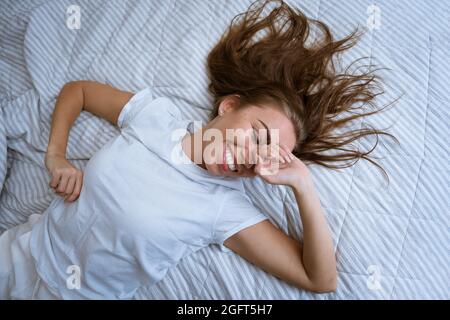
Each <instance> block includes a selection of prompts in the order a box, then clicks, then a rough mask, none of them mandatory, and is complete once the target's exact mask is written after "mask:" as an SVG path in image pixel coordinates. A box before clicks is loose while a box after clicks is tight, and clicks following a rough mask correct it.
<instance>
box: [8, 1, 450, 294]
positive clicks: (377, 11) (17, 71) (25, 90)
mask: <svg viewBox="0 0 450 320" xmlns="http://www.w3.org/2000/svg"><path fill="white" fill-rule="evenodd" d="M288 3H290V4H293V5H296V6H297V7H299V8H300V9H302V10H304V12H305V13H306V14H307V15H308V16H310V17H313V18H318V19H320V20H323V21H325V22H326V23H328V24H329V25H330V26H331V27H332V28H333V30H334V31H335V34H336V35H337V36H342V35H344V34H346V33H348V32H349V31H351V30H352V29H353V27H355V26H356V25H359V26H361V27H363V28H367V29H368V31H367V33H366V35H365V36H364V37H363V39H362V40H361V42H360V43H359V44H358V45H357V46H356V47H355V48H354V49H352V50H351V51H350V52H348V53H346V54H345V55H344V56H343V62H344V63H348V62H349V61H352V60H354V59H356V58H358V57H361V56H368V57H370V59H371V61H372V62H373V63H377V64H380V65H382V66H384V67H387V68H389V70H387V69H385V70H382V71H380V74H381V75H382V76H383V77H384V80H385V83H386V88H385V89H386V91H387V93H386V94H385V95H384V96H383V97H382V98H381V99H380V100H381V101H380V103H384V102H388V101H391V100H392V99H394V98H396V97H398V96H401V97H402V98H401V99H400V101H399V102H398V103H397V104H396V106H395V107H394V108H392V109H389V110H387V111H386V112H385V113H382V114H380V115H377V116H375V117H373V118H371V119H366V120H364V121H365V122H366V123H368V124H373V125H375V126H377V127H380V128H389V131H390V132H392V133H394V134H395V135H396V136H397V137H398V139H399V140H400V143H401V144H400V145H396V144H392V143H391V142H390V141H388V140H381V141H380V145H379V147H378V148H377V150H376V155H377V156H380V157H382V159H381V160H380V163H381V164H382V165H383V166H384V168H385V169H386V170H387V172H388V173H389V175H390V184H389V186H387V185H386V184H385V182H384V181H383V179H382V176H381V175H380V174H379V173H378V171H377V170H376V169H375V168H374V167H372V166H370V165H369V164H367V163H363V162H359V163H357V164H356V165H355V166H354V167H352V168H349V169H345V170H342V171H339V172H336V171H331V170H328V169H323V168H319V167H315V166H312V167H311V170H312V173H313V176H314V180H315V182H316V185H317V188H318V190H319V193H320V196H321V201H322V204H323V206H324V208H325V211H326V215H327V219H328V222H329V225H330V228H331V230H332V234H333V240H334V244H335V248H336V254H337V261H338V272H339V279H338V288H337V291H336V292H334V293H329V294H312V293H309V292H306V291H304V290H299V289H297V288H294V287H292V286H290V285H288V284H286V283H284V282H282V281H280V280H278V279H277V278H275V277H273V276H271V275H269V274H267V273H265V272H264V271H262V270H260V269H258V268H256V267H254V266H253V265H251V264H250V263H247V262H246V261H245V260H244V259H242V258H240V257H239V256H237V255H235V254H234V253H222V252H221V251H219V250H218V248H217V247H215V246H210V247H208V248H205V249H203V250H200V251H198V252H196V253H195V254H193V255H191V256H189V257H187V258H186V259H184V260H183V261H182V262H181V263H180V264H179V265H178V266H177V267H175V268H173V269H171V270H170V271H169V273H168V275H167V276H166V278H165V279H164V280H162V281H161V282H159V283H158V284H156V285H155V286H152V287H145V284H143V287H142V288H140V289H139V290H138V291H137V292H136V295H135V298H136V299H219V298H223V299H449V298H450V276H449V266H450V256H449V252H448V248H449V247H448V246H449V244H450V241H449V212H448V211H447V210H448V200H445V199H448V198H447V196H448V191H449V190H448V178H449V168H448V158H449V157H448V136H449V130H448V120H449V108H450V89H449V88H450V35H449V32H450V3H449V2H448V1H444V0H431V1H420V0H415V1H412V0H397V1H390V0H384V1H382V0H378V1H376V5H373V4H372V3H373V1H371V0H348V1H340V0H295V1H288ZM74 4H75V5H76V6H78V7H73V6H72V5H74ZM249 4H250V1H248V0H246V1H241V0H235V1H226V0H213V1H206V0H195V1H194V0H188V1H186V0H167V1H156V0H154V1H149V0H147V1H131V0H130V1H114V0H110V1H100V0H96V1H86V0H78V1H72V0H68V1H44V0H25V1H18V0H2V1H0V12H1V14H0V74H1V77H0V107H1V108H0V112H1V117H0V182H1V184H0V185H1V195H0V232H2V231H4V230H5V229H7V228H10V227H12V226H14V225H17V224H19V223H22V222H24V221H26V220H27V217H28V216H29V215H31V214H33V213H41V212H43V211H44V210H45V208H46V207H47V206H48V204H49V203H50V201H51V200H52V197H54V195H53V193H52V192H51V190H50V189H49V187H48V181H49V176H48V174H47V172H46V170H45V167H44V162H43V158H44V152H45V150H46V143H47V141H48V134H49V128H50V117H51V113H52V110H53V108H54V103H55V99H56V97H57V94H58V92H59V90H60V89H61V87H62V86H63V84H64V83H66V82H68V81H71V80H78V79H90V80H97V81H100V82H104V83H109V84H111V85H113V86H116V87H118V88H121V89H124V90H130V91H137V90H139V89H141V88H144V87H151V88H153V90H154V92H155V95H156V96H167V97H170V98H171V99H173V101H174V102H175V103H176V104H177V105H178V106H180V109H181V110H182V112H183V116H185V117H186V118H193V119H197V120H206V118H207V115H208V111H209V110H210V108H211V97H210V96H209V95H208V93H207V84H208V79H207V76H206V73H205V67H204V63H205V57H206V55H207V53H208V51H209V50H210V48H211V47H212V46H213V45H214V43H215V42H216V41H217V39H218V38H219V36H220V35H221V33H222V32H223V31H224V30H225V28H226V26H227V24H228V23H229V21H230V20H231V18H232V17H233V16H234V15H235V14H237V13H239V12H241V11H244V10H245V9H246V8H247V7H248V5H249ZM71 6H72V7H71ZM77 8H78V9H79V13H80V20H79V23H78V21H77V20H76V16H74V15H76V14H77ZM74 17H75V18H74ZM74 19H75V20H74ZM357 125H361V124H360V123H359V124H357ZM116 134H118V131H117V130H116V129H115V128H114V127H113V126H111V125H110V124H108V123H107V122H106V121H105V120H102V119H99V118H96V117H94V116H93V115H91V114H89V113H87V112H83V113H82V114H81V116H80V117H79V118H78V119H77V120H76V122H75V124H74V127H73V129H72V131H71V133H70V138H69V145H68V150H67V156H68V158H69V159H70V160H71V161H72V162H73V163H74V164H75V165H76V166H78V167H79V168H80V169H82V168H83V167H84V166H85V164H86V162H87V160H88V159H89V158H90V157H91V156H92V155H93V154H94V153H95V151H96V150H98V149H99V148H100V147H101V146H102V145H103V144H104V143H105V142H107V141H108V140H109V139H111V138H112V137H114V136H115V135H116ZM361 143H362V144H370V143H373V141H370V140H366V141H362V142H361ZM245 185H246V190H247V193H248V195H249V196H250V198H251V200H252V201H253V202H254V205H255V206H257V207H258V208H259V209H260V210H261V211H263V212H264V213H266V214H267V215H269V216H270V217H271V220H272V221H273V223H275V224H276V225H277V226H279V227H280V228H282V229H283V230H284V231H285V232H286V233H288V234H290V235H292V236H294V237H296V238H298V239H301V236H302V227H301V222H300V220H299V214H298V211H297V208H296V205H295V202H294V198H293V194H292V192H291V191H290V190H288V189H286V188H284V187H275V186H271V185H266V184H264V183H263V182H262V181H261V180H258V179H255V180H246V181H245ZM446 195H447V196H446Z"/></svg>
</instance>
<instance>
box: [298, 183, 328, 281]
mask: <svg viewBox="0 0 450 320" xmlns="http://www.w3.org/2000/svg"><path fill="white" fill-rule="evenodd" d="M292 188H293V191H294V194H295V198H296V200H297V205H298V208H299V211H300V216H301V219H302V224H303V264H304V267H305V270H306V272H307V274H308V277H309V278H310V280H311V281H312V282H314V283H319V284H323V286H325V287H330V286H331V287H335V286H336V258H335V254H334V248H333V240H332V238H331V234H330V230H329V228H328V224H327V221H326V219H325V216H324V212H323V209H322V206H321V204H320V200H319V196H318V193H317V191H316V189H315V186H314V183H313V181H312V179H308V181H307V182H305V181H303V182H302V186H301V187H300V186H295V185H294V186H293V187H292Z"/></svg>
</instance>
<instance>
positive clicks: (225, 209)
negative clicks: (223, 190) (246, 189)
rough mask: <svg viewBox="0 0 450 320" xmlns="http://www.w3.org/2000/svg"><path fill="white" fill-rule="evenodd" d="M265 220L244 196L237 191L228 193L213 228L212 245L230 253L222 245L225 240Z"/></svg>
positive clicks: (265, 217)
mask: <svg viewBox="0 0 450 320" xmlns="http://www.w3.org/2000/svg"><path fill="white" fill-rule="evenodd" d="M266 219H268V217H267V216H266V215H265V214H263V213H262V212H261V211H259V210H258V209H257V208H256V207H255V206H254V205H253V204H252V203H251V202H250V199H248V197H247V196H246V195H245V194H243V193H241V192H238V191H233V192H230V193H229V194H228V195H227V196H226V198H225V200H224V203H223V205H222V208H221V210H220V212H219V213H218V216H217V218H216V221H215V224H214V226H213V239H212V243H213V244H217V245H219V248H220V250H221V251H222V252H231V250H230V249H228V248H227V247H225V246H224V244H223V242H224V241H225V240H226V239H228V238H229V237H231V236H232V235H234V234H235V233H238V232H239V231H241V230H242V229H245V228H248V227H250V226H252V225H254V224H257V223H258V222H261V221H263V220H266Z"/></svg>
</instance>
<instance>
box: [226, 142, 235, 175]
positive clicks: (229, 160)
mask: <svg viewBox="0 0 450 320" xmlns="http://www.w3.org/2000/svg"><path fill="white" fill-rule="evenodd" d="M225 158H226V161H227V165H228V168H230V170H231V171H235V170H236V166H235V165H234V159H233V156H232V154H231V151H230V149H229V148H228V147H227V148H226V150H225Z"/></svg>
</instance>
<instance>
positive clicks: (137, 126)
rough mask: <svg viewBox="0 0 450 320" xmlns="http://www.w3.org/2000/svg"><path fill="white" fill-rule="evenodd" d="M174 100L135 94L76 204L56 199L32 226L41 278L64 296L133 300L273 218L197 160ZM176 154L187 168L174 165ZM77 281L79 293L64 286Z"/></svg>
mask: <svg viewBox="0 0 450 320" xmlns="http://www.w3.org/2000/svg"><path fill="white" fill-rule="evenodd" d="M192 124H193V122H192V121H187V120H182V118H181V114H180V111H179V110H178V109H177V107H176V106H175V105H174V104H173V103H172V102H171V100H170V99H168V98H157V99H153V97H152V92H151V90H150V89H148V88H147V89H144V90H142V91H140V92H138V93H137V94H135V95H134V96H133V97H132V98H131V100H130V101H129V102H128V103H127V105H126V106H125V107H124V108H123V110H122V112H121V113H120V116H119V119H118V125H119V127H120V128H121V134H120V135H118V136H117V137H115V138H113V139H112V140H110V141H109V142H108V143H106V144H105V145H104V146H103V147H102V148H101V149H100V150H99V151H98V152H97V153H96V154H95V155H94V156H93V157H92V158H91V159H90V160H89V162H88V164H87V166H86V168H85V172H84V182H83V189H82V192H81V194H80V197H79V198H78V200H77V201H75V202H73V203H65V202H64V201H63V199H62V198H59V197H58V198H57V199H55V200H54V201H53V202H52V203H51V205H50V206H49V208H48V209H47V210H46V212H45V213H44V215H43V216H42V218H41V219H40V221H39V222H37V223H36V224H35V225H34V226H33V229H32V234H31V238H30V248H31V254H32V256H33V257H34V259H35V262H36V268H37V272H38V274H39V276H40V277H41V279H42V280H43V281H44V282H45V283H46V285H47V286H48V287H49V289H50V290H51V291H52V292H53V293H54V294H55V295H56V296H59V297H61V298H72V299H73V298H81V299H84V298H91V299H95V298H108V299H127V298H132V296H133V294H134V292H135V290H136V289H138V287H140V286H143V285H145V286H149V285H152V284H155V283H156V282H158V281H159V280H161V279H162V278H163V277H164V275H165V274H166V272H167V271H168V269H169V268H170V267H172V266H174V265H175V264H177V262H179V260H180V259H182V258H183V257H185V256H187V255H189V254H191V253H192V252H195V251H197V250H199V249H201V248H203V247H205V246H208V245H209V244H218V245H219V246H220V248H221V249H222V250H223V251H225V252H228V251H229V250H228V249H227V248H226V247H224V246H223V241H224V240H225V239H227V238H228V237H230V236H232V235H233V234H234V233H236V232H238V231H239V230H241V229H243V228H246V227H248V226H251V225H253V224H256V223H258V222H260V221H262V220H265V219H267V216H265V215H264V214H262V213H261V212H260V211H258V210H257V209H256V208H255V207H254V206H253V205H252V204H251V202H250V200H249V199H248V197H247V196H246V195H245V192H244V189H243V184H242V180H241V179H240V178H230V177H216V176H213V175H211V174H209V173H208V172H207V171H206V170H204V169H202V168H200V167H199V166H197V165H196V164H194V163H193V162H191V161H190V160H189V159H188V158H187V156H186V155H185V154H184V152H183V151H182V149H181V137H180V136H178V138H177V139H175V140H173V138H172V133H173V132H174V130H176V129H180V128H181V129H184V130H192ZM173 154H178V155H179V156H180V157H181V158H183V159H184V160H187V161H186V162H188V163H187V164H180V163H179V162H176V161H174V159H173V157H172V156H173ZM76 274H79V275H80V280H81V281H80V283H79V284H80V288H79V289H77V287H76V285H75V288H74V285H68V284H67V283H68V281H69V282H70V281H73V276H74V275H76Z"/></svg>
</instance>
